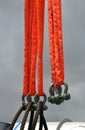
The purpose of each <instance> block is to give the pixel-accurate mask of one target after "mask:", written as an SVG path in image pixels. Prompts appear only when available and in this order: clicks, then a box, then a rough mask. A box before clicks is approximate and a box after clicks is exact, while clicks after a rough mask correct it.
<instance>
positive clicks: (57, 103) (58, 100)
mask: <svg viewBox="0 0 85 130" xmlns="http://www.w3.org/2000/svg"><path fill="white" fill-rule="evenodd" d="M53 100H54V103H55V104H56V105H60V104H61V103H63V102H64V99H60V98H59V97H54V99H53Z"/></svg>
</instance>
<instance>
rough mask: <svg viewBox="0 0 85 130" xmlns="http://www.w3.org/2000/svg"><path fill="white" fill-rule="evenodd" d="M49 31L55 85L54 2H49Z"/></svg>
mask: <svg viewBox="0 0 85 130" xmlns="http://www.w3.org/2000/svg"><path fill="white" fill-rule="evenodd" d="M48 29H49V40H50V62H51V76H52V83H53V84H54V83H55V81H56V73H55V47H54V21H53V10H52V0H48Z"/></svg>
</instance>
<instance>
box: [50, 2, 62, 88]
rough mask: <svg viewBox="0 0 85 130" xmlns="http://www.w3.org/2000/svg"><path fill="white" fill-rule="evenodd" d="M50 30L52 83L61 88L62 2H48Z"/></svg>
mask: <svg viewBox="0 0 85 130" xmlns="http://www.w3.org/2000/svg"><path fill="white" fill-rule="evenodd" d="M48 28H49V39H50V61H51V75H52V83H53V84H56V83H57V84H58V85H59V86H60V85H62V84H63V80H64V57H63V44H62V18H61V0H48Z"/></svg>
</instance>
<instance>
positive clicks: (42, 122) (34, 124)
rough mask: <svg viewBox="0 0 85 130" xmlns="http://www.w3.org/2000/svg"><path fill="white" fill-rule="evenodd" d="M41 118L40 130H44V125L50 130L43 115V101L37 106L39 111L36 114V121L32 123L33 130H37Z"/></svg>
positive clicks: (46, 129)
mask: <svg viewBox="0 0 85 130" xmlns="http://www.w3.org/2000/svg"><path fill="white" fill-rule="evenodd" d="M39 116H40V125H39V130H42V126H43V125H44V128H45V130H48V128H47V124H46V120H45V118H44V115H43V102H41V101H40V102H39V104H38V106H37V110H36V113H35V117H34V120H33V122H32V127H31V130H35V127H36V124H37V121H38V117H39Z"/></svg>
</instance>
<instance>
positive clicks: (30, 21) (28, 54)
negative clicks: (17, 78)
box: [23, 0, 45, 96]
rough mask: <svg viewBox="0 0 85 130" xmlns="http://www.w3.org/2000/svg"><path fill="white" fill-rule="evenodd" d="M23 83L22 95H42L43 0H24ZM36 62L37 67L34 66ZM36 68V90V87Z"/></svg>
mask: <svg viewBox="0 0 85 130" xmlns="http://www.w3.org/2000/svg"><path fill="white" fill-rule="evenodd" d="M24 1H25V2H24V7H25V8H24V16H25V17H24V20H25V40H24V85H23V95H24V96H27V95H28V94H30V95H31V96H34V95H35V94H36V91H37V93H38V95H39V96H43V95H44V92H43V37H44V6H45V1H44V0H41V1H40V0H24ZM36 64H38V67H36ZM36 69H38V78H37V79H38V90H37V88H36Z"/></svg>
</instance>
